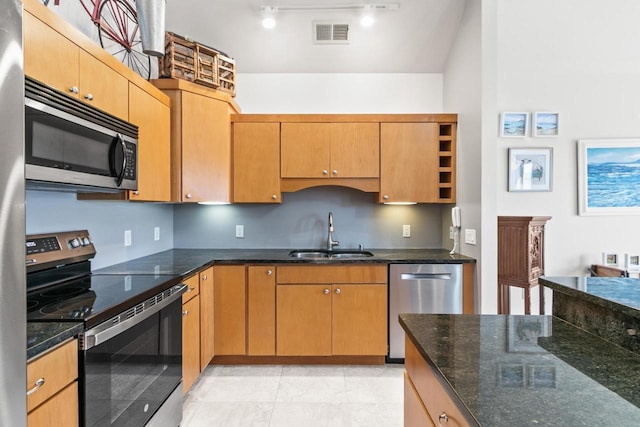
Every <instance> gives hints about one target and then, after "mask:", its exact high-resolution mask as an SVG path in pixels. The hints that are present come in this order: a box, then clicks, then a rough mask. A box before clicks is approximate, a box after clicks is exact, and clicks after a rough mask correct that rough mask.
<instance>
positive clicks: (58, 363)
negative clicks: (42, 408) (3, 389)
mask: <svg viewBox="0 0 640 427" xmlns="http://www.w3.org/2000/svg"><path fill="white" fill-rule="evenodd" d="M40 378H42V379H44V383H43V384H42V385H41V386H40V387H39V388H38V389H37V390H36V391H35V392H33V393H32V394H30V395H28V396H27V411H28V412H29V411H31V410H32V409H34V408H35V407H37V406H38V405H40V404H41V403H42V402H44V401H45V400H47V399H48V398H50V397H51V396H53V395H54V394H56V393H57V392H58V391H60V390H61V389H63V388H64V387H65V386H66V385H68V384H69V383H71V382H73V381H74V380H75V379H76V378H78V341H77V340H75V339H74V340H71V341H68V342H66V343H64V344H60V345H59V346H57V347H55V348H53V349H51V350H49V351H48V352H46V353H45V354H43V355H41V356H39V357H38V358H37V359H34V360H33V361H31V362H29V363H28V364H27V390H30V389H33V387H35V384H36V382H37V381H38V379H40Z"/></svg>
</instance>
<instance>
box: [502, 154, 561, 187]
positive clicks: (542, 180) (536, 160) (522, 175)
mask: <svg viewBox="0 0 640 427" xmlns="http://www.w3.org/2000/svg"><path fill="white" fill-rule="evenodd" d="M552 156H553V149H552V148H549V147H545V148H538V147H536V148H509V187H508V190H509V191H551V178H552V175H553V159H552Z"/></svg>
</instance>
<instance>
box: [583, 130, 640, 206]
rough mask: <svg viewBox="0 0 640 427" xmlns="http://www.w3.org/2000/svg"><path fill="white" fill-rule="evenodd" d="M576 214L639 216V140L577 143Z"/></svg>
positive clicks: (585, 141) (587, 140)
mask: <svg viewBox="0 0 640 427" xmlns="http://www.w3.org/2000/svg"><path fill="white" fill-rule="evenodd" d="M578 213H579V214H580V215H637V214H639V213H640V139H582V140H579V141H578Z"/></svg>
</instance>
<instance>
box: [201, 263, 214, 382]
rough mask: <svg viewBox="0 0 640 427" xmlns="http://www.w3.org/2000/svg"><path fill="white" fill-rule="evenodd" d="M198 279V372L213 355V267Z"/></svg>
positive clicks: (202, 273) (207, 363) (202, 369)
mask: <svg viewBox="0 0 640 427" xmlns="http://www.w3.org/2000/svg"><path fill="white" fill-rule="evenodd" d="M199 277H200V372H202V371H204V369H205V368H206V367H207V365H209V362H211V359H213V356H214V355H215V352H214V350H215V346H214V305H213V304H214V303H213V298H214V297H213V295H214V291H213V267H209V268H207V269H206V270H205V271H203V272H201V273H200V274H199Z"/></svg>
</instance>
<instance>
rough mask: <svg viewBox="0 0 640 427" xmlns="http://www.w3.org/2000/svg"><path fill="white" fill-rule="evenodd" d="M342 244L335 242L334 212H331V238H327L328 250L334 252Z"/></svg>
mask: <svg viewBox="0 0 640 427" xmlns="http://www.w3.org/2000/svg"><path fill="white" fill-rule="evenodd" d="M339 244H340V242H338V241H336V240H333V212H329V237H327V250H328V251H331V250H333V247H334V246H338V245H339Z"/></svg>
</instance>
